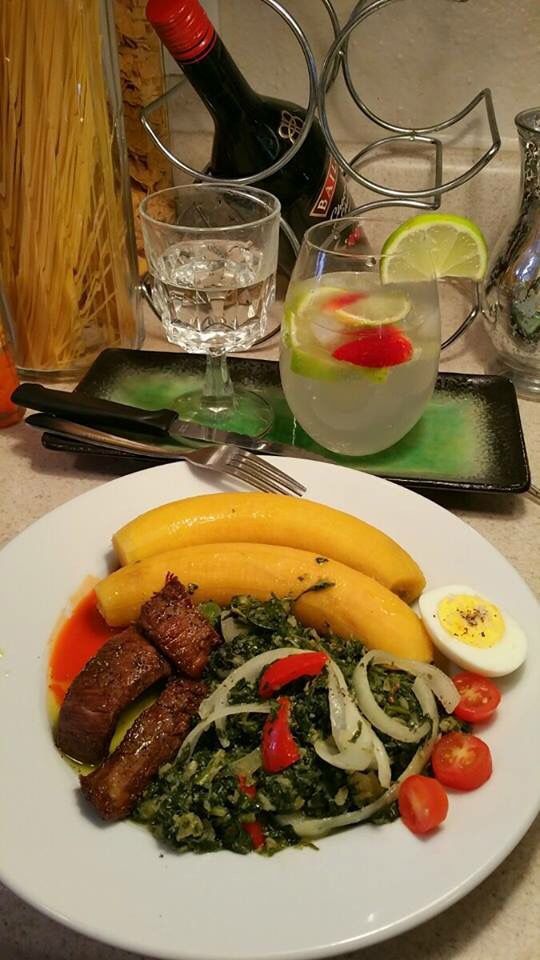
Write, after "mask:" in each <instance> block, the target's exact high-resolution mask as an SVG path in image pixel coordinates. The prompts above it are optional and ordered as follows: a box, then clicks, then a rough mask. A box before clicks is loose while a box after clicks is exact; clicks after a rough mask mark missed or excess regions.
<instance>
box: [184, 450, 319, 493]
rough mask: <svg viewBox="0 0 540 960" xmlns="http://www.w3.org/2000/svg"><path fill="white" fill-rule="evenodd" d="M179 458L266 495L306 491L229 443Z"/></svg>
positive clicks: (287, 476)
mask: <svg viewBox="0 0 540 960" xmlns="http://www.w3.org/2000/svg"><path fill="white" fill-rule="evenodd" d="M182 457H183V459H184V460H187V461H188V463H192V464H193V465H194V466H196V467H202V468H203V469H204V470H213V471H214V472H215V473H221V474H223V475H224V476H226V477H234V479H235V480H243V482H244V483H247V484H249V486H251V487H255V488H256V489H257V490H264V491H265V492H266V493H283V494H286V495H287V496H295V497H301V496H303V494H304V493H305V492H306V487H305V486H304V485H303V484H302V483H299V482H298V480H293V478H292V477H290V476H289V475H288V474H287V473H284V472H283V470H279V469H278V467H274V466H273V464H271V463H268V462H267V461H266V460H263V459H262V458H261V457H258V456H257V455H256V454H254V453H250V452H249V451H248V450H242V448H241V447H237V446H236V445H235V444H232V443H231V444H221V445H220V446H217V447H201V449H200V450H182Z"/></svg>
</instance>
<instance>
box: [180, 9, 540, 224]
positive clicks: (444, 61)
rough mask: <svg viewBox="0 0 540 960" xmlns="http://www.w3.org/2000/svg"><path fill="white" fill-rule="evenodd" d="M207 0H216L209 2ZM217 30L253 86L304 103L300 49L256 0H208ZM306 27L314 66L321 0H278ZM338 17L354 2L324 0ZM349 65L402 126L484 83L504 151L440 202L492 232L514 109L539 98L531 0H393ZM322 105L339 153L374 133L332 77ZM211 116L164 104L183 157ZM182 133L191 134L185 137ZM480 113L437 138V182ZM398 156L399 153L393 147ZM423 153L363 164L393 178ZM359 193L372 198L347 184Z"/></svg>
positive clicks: (467, 151)
mask: <svg viewBox="0 0 540 960" xmlns="http://www.w3.org/2000/svg"><path fill="white" fill-rule="evenodd" d="M212 2H213V3H215V2H216V0H212ZM217 2H218V4H219V29H220V33H221V36H222V37H223V39H224V41H225V43H226V44H227V46H228V47H229V49H230V51H231V53H232V54H233V55H234V57H235V59H236V60H237V62H238V63H239V65H240V67H241V68H242V70H243V71H244V72H245V74H246V76H247V77H248V79H249V80H250V82H251V83H252V85H253V86H254V87H255V88H256V89H258V90H260V91H261V92H265V93H268V94H270V95H274V96H280V97H285V98H290V99H292V100H293V101H294V100H295V101H297V102H304V103H305V102H306V96H307V82H306V73H305V66H304V62H303V58H302V54H301V52H300V49H299V47H298V44H297V42H296V40H295V39H294V37H293V35H292V33H291V32H290V30H289V29H288V28H287V26H286V25H285V24H284V23H283V21H282V20H281V19H280V18H279V17H278V16H277V15H276V14H275V12H274V11H273V10H271V9H270V8H269V7H268V6H267V5H266V4H265V3H263V2H262V0H217ZM282 2H283V4H284V5H285V7H286V8H287V9H288V10H289V11H290V12H291V13H292V14H293V16H295V17H296V18H297V20H298V21H299V22H300V23H301V25H302V26H303V27H304V29H305V30H306V32H307V34H308V37H309V40H310V43H311V45H312V47H313V50H314V53H315V55H316V57H317V61H318V64H319V66H320V64H321V63H322V60H323V58H324V55H325V52H326V50H327V49H328V47H329V45H330V42H331V40H332V33H331V29H330V21H329V19H328V16H327V13H326V11H325V9H324V6H323V3H322V2H321V0H282ZM334 5H335V7H336V10H337V13H338V15H339V17H340V20H341V22H342V23H343V22H344V21H345V20H346V18H347V16H348V14H349V13H350V11H351V10H352V8H353V5H354V3H353V0H334ZM351 69H352V73H353V78H354V81H355V83H356V85H357V88H358V90H359V91H360V92H361V94H362V96H363V98H364V99H365V100H366V101H367V103H368V104H369V105H370V106H371V107H372V109H374V110H375V111H376V112H377V113H379V114H380V115H382V116H384V117H386V118H387V119H389V120H391V121H395V122H397V123H400V124H403V125H409V124H410V125H416V126H424V125H428V124H431V123H435V122H437V121H438V120H441V119H444V118H446V117H448V116H450V115H451V114H453V113H455V112H456V111H457V110H459V109H461V108H462V107H463V106H464V105H465V104H466V103H467V102H468V101H469V100H470V99H472V97H473V96H474V95H475V94H476V93H477V92H478V91H479V90H480V89H482V88H483V87H485V86H489V87H491V89H492V91H493V96H494V101H495V109H496V114H497V119H498V123H499V127H500V132H501V136H502V138H503V148H502V150H501V152H500V154H499V156H498V157H497V159H496V160H495V161H494V163H493V164H492V165H491V166H490V167H489V168H488V170H487V171H486V172H485V173H482V174H481V175H480V176H479V177H478V178H476V179H475V180H474V181H472V182H471V183H470V184H469V185H468V186H467V187H466V188H463V189H461V190H459V191H457V192H453V193H452V194H450V195H447V196H446V197H445V199H444V202H443V206H444V208H446V209H454V210H456V211H459V212H464V213H468V214H469V215H471V216H475V217H476V218H477V219H479V220H480V222H481V223H482V224H483V225H484V228H485V230H486V232H487V233H488V237H489V234H491V236H492V238H495V237H496V236H497V234H498V232H499V231H500V230H501V229H502V227H503V225H504V224H505V223H506V221H508V218H509V217H511V216H513V215H514V208H515V203H516V200H517V196H518V192H519V156H518V149H517V140H516V136H515V128H514V122H513V118H514V116H515V114H516V113H517V112H518V111H519V110H523V109H525V108H527V107H532V106H538V104H539V103H540V0H517V2H515V0H466V2H455V0H394V2H393V3H391V4H389V6H388V7H387V8H386V9H384V10H383V11H382V12H380V13H377V14H375V15H373V16H371V17H370V18H368V20H367V21H366V22H365V23H364V24H363V25H361V26H360V27H358V28H357V30H356V31H355V33H354V34H353V37H352V41H351ZM329 108H330V109H329V112H330V116H331V122H332V129H333V132H334V135H335V136H336V139H337V140H338V141H339V142H340V143H342V144H343V146H344V152H345V153H346V154H347V156H352V155H353V153H354V152H355V151H356V149H358V147H359V146H361V145H363V144H365V143H367V142H370V141H371V140H373V139H374V138H375V137H377V136H381V135H382V134H384V131H380V129H379V128H378V127H376V126H374V125H373V124H371V123H370V122H369V121H368V120H367V119H366V118H365V117H363V115H361V114H360V113H359V111H358V109H357V108H356V107H355V105H354V104H353V103H352V102H351V100H350V98H349V95H348V93H347V91H346V89H345V87H344V85H343V83H342V81H341V80H339V81H338V82H337V83H336V85H335V87H334V89H333V90H332V92H331V95H330V100H329ZM201 131H206V132H208V133H210V131H211V124H210V123H209V121H208V118H207V116H206V115H205V111H204V109H203V108H202V107H201V105H200V104H199V103H198V101H197V100H196V98H195V97H194V96H193V95H192V94H191V93H190V92H187V91H186V94H185V96H182V97H180V98H178V100H177V102H176V105H175V109H174V111H173V133H175V134H179V136H174V143H175V145H176V146H177V149H181V152H182V155H183V156H184V157H186V159H188V158H189V156H190V155H191V158H192V159H195V158H197V162H198V160H199V158H200V157H201V156H202V155H203V154H204V151H205V149H206V147H205V146H204V145H203V144H204V143H205V138H201V137H194V136H193V134H194V133H195V132H197V133H198V132H201ZM186 133H189V134H191V136H187V137H186ZM488 138H489V131H488V128H487V124H486V123H485V120H484V114H483V112H482V111H481V110H479V109H478V108H477V111H476V112H475V114H474V117H473V119H472V120H471V121H469V122H467V123H461V124H460V126H459V128H457V129H456V130H455V131H453V132H452V133H447V134H446V135H445V136H444V138H443V139H445V141H446V143H447V145H448V147H449V148H450V149H449V150H448V152H447V153H446V159H447V164H446V170H445V179H448V178H450V177H454V176H456V175H457V174H458V173H460V172H462V170H464V169H466V168H467V167H468V166H469V165H470V163H471V162H472V161H473V160H474V159H476V158H477V157H478V156H479V155H480V153H481V152H482V151H483V150H484V149H485V147H486V145H487V143H488ZM405 153H406V154H407V155H406V156H405V155H404V154H405ZM429 168H430V164H429V162H428V158H427V156H426V157H425V159H423V160H422V159H421V158H420V156H419V154H418V153H414V152H413V153H411V152H410V150H406V151H402V153H401V158H398V159H396V160H392V161H391V162H390V163H388V162H386V163H383V162H380V161H379V160H378V159H377V160H373V161H371V163H370V166H369V168H367V169H366V173H367V174H368V175H370V176H372V177H373V178H374V179H379V180H380V179H383V180H384V182H386V183H390V184H392V185H394V186H400V187H406V186H408V185H409V184H412V183H414V182H416V183H418V184H419V185H421V186H424V185H426V183H427V181H426V180H425V179H424V180H423V179H422V178H423V177H424V178H425V177H427V176H428V173H429ZM355 192H356V193H357V195H358V198H359V200H360V199H372V198H373V195H369V196H366V195H363V194H362V191H361V190H359V189H356V188H355Z"/></svg>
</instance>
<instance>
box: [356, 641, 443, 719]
mask: <svg viewBox="0 0 540 960" xmlns="http://www.w3.org/2000/svg"><path fill="white" fill-rule="evenodd" d="M364 660H367V662H368V663H384V664H385V666H387V667H390V668H392V669H394V670H403V671H404V672H405V673H412V674H413V676H415V677H422V679H423V680H425V681H426V683H427V685H428V686H429V687H430V688H431V690H433V693H434V694H435V696H436V697H437V700H440V702H441V703H442V705H443V707H444V709H445V710H446V712H447V713H453V712H454V710H455V709H456V707H457V705H458V703H459V700H460V696H459V693H458V691H457V687H456V685H455V683H454V682H453V681H452V680H451V679H450V677H448V676H447V675H446V673H444V672H443V671H442V670H439V668H438V667H434V666H433V664H432V663H422V662H421V661H420V660H407V659H405V657H394V656H392V654H389V653H385V652H384V650H370V651H369V653H367V654H366V655H365V657H364Z"/></svg>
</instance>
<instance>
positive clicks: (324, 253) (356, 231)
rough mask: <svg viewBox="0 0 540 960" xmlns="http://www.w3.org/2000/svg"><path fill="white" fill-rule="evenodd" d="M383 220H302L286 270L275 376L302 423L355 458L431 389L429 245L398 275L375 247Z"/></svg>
mask: <svg viewBox="0 0 540 960" xmlns="http://www.w3.org/2000/svg"><path fill="white" fill-rule="evenodd" d="M388 233H389V229H388V222H384V221H374V220H368V219H364V218H362V219H358V218H342V219H339V220H332V221H327V222H325V223H322V224H318V225H317V226H314V227H311V229H310V230H308V231H307V232H306V234H305V236H304V241H303V244H302V248H301V251H300V255H299V258H298V261H297V263H296V267H295V269H294V272H293V275H292V278H291V283H290V285H289V290H288V293H287V299H286V303H285V315H284V321H283V328H282V347H281V361H280V366H281V382H282V385H283V390H284V393H285V396H286V398H287V402H288V404H289V406H290V408H291V410H292V412H293V413H294V415H295V417H296V419H297V420H298V422H299V423H300V425H301V426H302V427H303V428H304V430H305V431H306V432H307V433H308V434H309V435H310V436H311V437H312V438H313V439H314V440H316V441H317V442H318V443H320V444H322V446H324V447H326V448H328V449H329V450H332V451H334V452H337V453H341V454H346V455H351V456H363V455H367V454H370V453H376V452H377V451H379V450H384V449H385V448H386V447H389V446H391V445H392V444H393V443H396V442H397V441H398V440H400V439H401V438H402V437H403V436H404V435H405V434H406V433H408V431H409V430H410V429H411V428H412V427H413V426H414V425H415V423H417V421H418V420H419V419H420V417H421V415H422V413H423V411H424V409H425V407H426V405H427V403H428V402H429V400H430V398H431V395H432V393H433V389H434V385H435V379H436V376H437V370H438V364H439V353H440V314H439V300H438V294H437V283H436V280H435V279H434V278H433V277H432V276H430V272H431V271H430V268H429V251H428V250H427V249H426V258H425V262H424V264H423V269H422V272H421V273H418V278H417V279H415V278H413V277H411V275H410V274H409V276H408V277H407V279H406V280H404V281H399V282H397V281H396V280H395V279H394V278H395V277H396V276H397V275H398V271H397V270H395V269H393V267H392V264H393V258H392V256H391V255H389V256H384V253H383V254H382V255H381V244H382V240H383V238H384V237H385V236H386V235H387V234H388Z"/></svg>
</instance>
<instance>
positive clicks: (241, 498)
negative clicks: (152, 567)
mask: <svg viewBox="0 0 540 960" xmlns="http://www.w3.org/2000/svg"><path fill="white" fill-rule="evenodd" d="M230 542H234V543H240V542H242V543H267V544H274V545H276V546H281V547H296V548H297V549H300V550H310V551H311V552H313V553H317V554H320V555H322V556H324V557H329V558H330V559H332V560H338V561H339V562H340V563H345V564H347V566H349V567H353V569H355V570H359V571H360V572H361V573H365V574H367V576H369V577H373V578H374V579H375V580H378V581H379V583H382V584H384V586H385V587H388V589H389V590H392V592H393V593H397V595H398V596H400V597H402V599H403V600H405V601H406V602H407V603H411V602H412V601H413V600H416V598H417V597H418V596H419V595H420V593H421V592H422V590H423V589H424V587H425V583H426V581H425V579H424V575H423V573H422V571H421V570H420V567H419V566H418V564H417V563H415V561H414V560H413V559H412V557H411V556H409V554H408V553H407V552H406V551H405V550H404V549H403V548H402V547H400V546H399V544H398V543H396V542H395V540H392V538H391V537H388V536H387V535H386V534H385V533H383V532H382V531H381V530H378V529H377V528H376V527H373V526H371V524H369V523H365V522H364V521H363V520H358V519H357V518H356V517H352V516H350V515H349V514H348V513H343V512H342V511H341V510H334V509H333V508H332V507H326V506H324V505H323V504H320V503H314V502H312V501H310V500H293V499H292V498H290V497H283V496H280V495H279V494H272V493H216V494H208V495H206V496H200V497H189V498H187V499H185V500H175V501H174V502H173V503H166V504H164V505H163V506H161V507H156V508H155V509H154V510H149V511H148V512H147V513H143V514H141V516H139V517H136V518H135V519H134V520H131V521H130V522H129V523H127V524H126V525H125V526H124V527H122V528H121V530H118V532H117V533H115V535H114V537H113V544H114V548H115V551H116V555H117V557H118V560H119V562H120V563H121V564H126V563H133V561H135V560H144V559H145V558H146V557H151V556H154V555H155V554H158V553H163V552H164V551H167V550H173V549H175V548H176V547H190V546H195V545H197V544H203V543H230Z"/></svg>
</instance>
